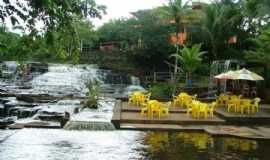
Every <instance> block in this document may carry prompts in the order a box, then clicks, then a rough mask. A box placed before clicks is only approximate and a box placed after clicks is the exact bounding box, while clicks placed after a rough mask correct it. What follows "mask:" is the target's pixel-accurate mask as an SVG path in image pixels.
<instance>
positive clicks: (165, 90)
mask: <svg viewBox="0 0 270 160" xmlns="http://www.w3.org/2000/svg"><path fill="white" fill-rule="evenodd" d="M149 92H150V93H151V98H153V99H170V98H171V95H172V93H173V86H172V85H169V84H167V83H157V84H152V85H151V86H150V88H149Z"/></svg>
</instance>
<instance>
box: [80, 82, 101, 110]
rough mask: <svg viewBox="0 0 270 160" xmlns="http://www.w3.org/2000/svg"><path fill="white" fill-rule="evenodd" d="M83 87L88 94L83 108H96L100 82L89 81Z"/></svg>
mask: <svg viewBox="0 0 270 160" xmlns="http://www.w3.org/2000/svg"><path fill="white" fill-rule="evenodd" d="M85 86H86V87H87V88H88V93H87V100H86V102H85V106H84V107H89V108H97V105H98V96H99V91H100V82H99V81H98V80H97V79H90V80H88V81H87V82H85Z"/></svg>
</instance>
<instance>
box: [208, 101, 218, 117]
mask: <svg viewBox="0 0 270 160" xmlns="http://www.w3.org/2000/svg"><path fill="white" fill-rule="evenodd" d="M216 105H217V103H216V102H212V103H211V105H210V106H208V111H207V113H208V115H209V117H214V111H215V108H216Z"/></svg>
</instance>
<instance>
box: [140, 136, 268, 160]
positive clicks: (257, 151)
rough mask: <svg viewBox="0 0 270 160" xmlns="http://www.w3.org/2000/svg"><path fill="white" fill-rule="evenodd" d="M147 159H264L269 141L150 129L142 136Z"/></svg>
mask: <svg viewBox="0 0 270 160" xmlns="http://www.w3.org/2000/svg"><path fill="white" fill-rule="evenodd" d="M143 142H144V144H146V146H147V147H146V148H145V149H144V154H145V156H146V157H147V159H168V160H180V159H183V160H186V159H188V160H198V159H212V160H215V159H217V160H220V159H222V160H228V159H233V160H244V159H256V160H259V159H260V160H263V159H265V160H266V157H267V155H268V153H267V151H268V152H269V151H270V148H269V147H270V145H269V144H270V143H268V142H263V143H262V142H258V141H254V140H247V139H239V138H232V137H226V138H225V137H212V136H209V135H208V134H206V133H198V132H196V133H195V132H180V133H172V132H149V133H147V134H146V135H145V137H144V138H143Z"/></svg>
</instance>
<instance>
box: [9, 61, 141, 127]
mask: <svg viewBox="0 0 270 160" xmlns="http://www.w3.org/2000/svg"><path fill="white" fill-rule="evenodd" d="M89 79H92V80H93V79H96V80H98V81H99V82H100V84H101V90H100V91H101V94H100V96H101V97H99V100H98V106H99V107H98V109H88V108H85V109H83V110H82V111H81V112H80V113H77V114H73V112H74V110H75V109H78V108H82V107H83V105H82V104H81V102H82V101H84V100H85V99H86V98H87V94H86V93H87V92H88V89H87V87H86V86H85V82H86V81H88V80H89ZM139 84H140V83H139V79H138V78H136V77H130V76H128V75H123V74H115V73H112V71H110V70H100V69H98V68H97V67H96V66H95V65H71V64H64V65H63V64H50V65H49V68H48V72H46V73H44V74H40V75H37V76H35V77H33V79H32V80H31V81H30V82H26V83H24V84H22V86H19V87H18V86H16V83H15V84H11V85H9V91H11V92H12V93H16V94H23V95H24V98H23V99H29V96H30V95H31V96H32V97H34V99H41V100H42V102H41V103H40V104H37V106H31V107H33V108H29V107H25V106H21V105H18V104H20V103H21V102H19V101H18V100H15V101H14V105H16V107H14V105H13V106H11V109H9V110H8V115H6V116H10V115H32V114H33V113H34V114H35V115H34V116H33V117H31V118H25V116H21V117H20V118H23V119H19V120H18V122H19V123H21V122H23V123H25V122H36V121H37V120H38V119H41V118H43V119H46V120H47V117H51V116H52V115H54V116H55V117H54V119H55V118H57V117H59V116H63V115H64V113H67V112H68V113H69V114H70V115H71V121H70V123H68V125H67V126H66V129H87V130H112V129H114V127H113V125H112V124H111V123H110V120H111V117H112V114H113V113H112V110H113V106H114V103H115V98H108V97H106V96H108V95H106V94H104V93H107V92H108V91H109V92H111V93H110V94H109V96H110V97H118V96H119V95H121V96H122V97H123V96H124V97H127V96H128V94H130V93H131V92H132V91H135V90H144V89H143V88H142V87H141V86H139ZM24 85H28V86H29V87H25V86H24ZM6 88H8V87H6ZM44 99H46V101H45V102H44ZM31 100H32V99H31ZM38 103H39V102H38ZM7 105H8V104H6V106H7Z"/></svg>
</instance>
